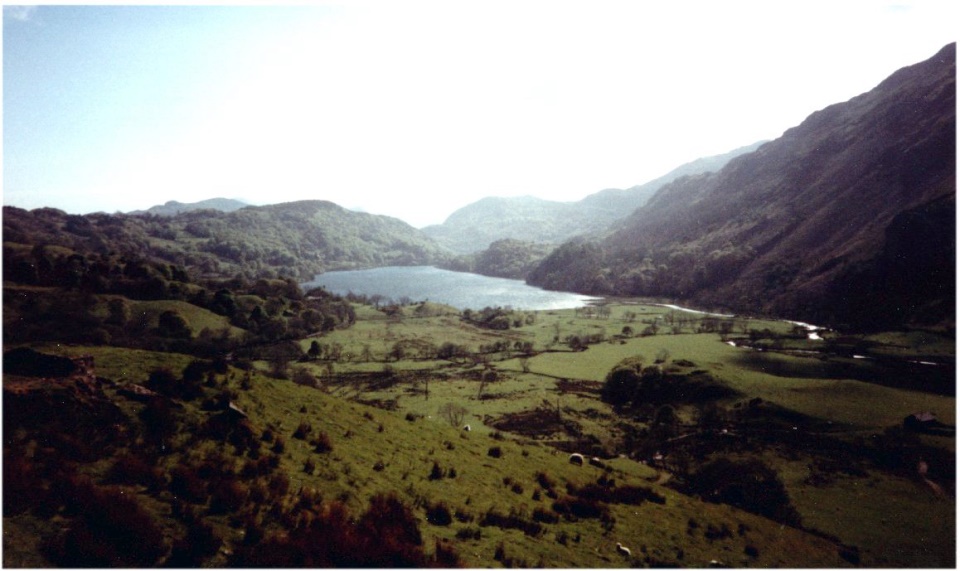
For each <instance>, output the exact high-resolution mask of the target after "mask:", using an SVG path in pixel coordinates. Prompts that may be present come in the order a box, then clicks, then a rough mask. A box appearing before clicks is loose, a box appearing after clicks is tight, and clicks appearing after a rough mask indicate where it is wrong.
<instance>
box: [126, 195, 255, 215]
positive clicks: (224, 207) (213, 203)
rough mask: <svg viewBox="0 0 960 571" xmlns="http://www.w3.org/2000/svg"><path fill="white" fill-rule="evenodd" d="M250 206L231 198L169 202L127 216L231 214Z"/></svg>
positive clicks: (135, 211)
mask: <svg viewBox="0 0 960 571" xmlns="http://www.w3.org/2000/svg"><path fill="white" fill-rule="evenodd" d="M246 206H250V205H249V204H247V203H246V202H243V201H240V200H235V199H233V198H209V199H207V200H201V201H200V202H189V203H184V202H177V201H176V200H170V201H168V202H166V203H165V204H162V205H157V206H151V207H150V208H148V209H146V210H134V211H133V212H129V213H128V214H156V215H157V216H173V215H175V214H180V213H181V212H190V211H193V210H219V211H221V212H233V211H234V210H240V209H241V208H244V207H246Z"/></svg>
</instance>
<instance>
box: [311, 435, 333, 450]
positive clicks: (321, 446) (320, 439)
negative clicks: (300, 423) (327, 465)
mask: <svg viewBox="0 0 960 571" xmlns="http://www.w3.org/2000/svg"><path fill="white" fill-rule="evenodd" d="M332 450H333V444H332V443H331V442H330V436H329V435H328V434H327V433H326V432H321V433H320V434H318V435H317V438H316V439H315V440H314V441H313V451H314V452H317V453H319V454H325V453H327V452H330V451H332Z"/></svg>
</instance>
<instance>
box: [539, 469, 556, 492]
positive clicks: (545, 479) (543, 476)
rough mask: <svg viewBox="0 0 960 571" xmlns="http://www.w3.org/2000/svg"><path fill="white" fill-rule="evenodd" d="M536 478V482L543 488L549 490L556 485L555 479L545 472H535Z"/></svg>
mask: <svg viewBox="0 0 960 571" xmlns="http://www.w3.org/2000/svg"><path fill="white" fill-rule="evenodd" d="M536 478H537V483H538V484H540V486H541V487H542V488H543V489H544V490H550V489H552V488H553V487H554V486H556V485H557V481H556V480H554V479H553V478H551V477H550V475H549V474H547V473H546V472H537V476H536Z"/></svg>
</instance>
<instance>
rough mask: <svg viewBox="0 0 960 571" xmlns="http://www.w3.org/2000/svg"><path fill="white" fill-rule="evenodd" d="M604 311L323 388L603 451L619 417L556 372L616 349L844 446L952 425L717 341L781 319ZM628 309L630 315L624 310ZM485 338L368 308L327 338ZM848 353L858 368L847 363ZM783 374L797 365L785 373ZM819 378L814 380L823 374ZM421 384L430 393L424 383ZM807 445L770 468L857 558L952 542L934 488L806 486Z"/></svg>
mask: <svg viewBox="0 0 960 571" xmlns="http://www.w3.org/2000/svg"><path fill="white" fill-rule="evenodd" d="M611 310H612V311H611V312H610V316H609V317H607V318H605V319H598V318H596V317H588V316H584V315H581V314H579V312H576V311H574V310H562V311H551V312H539V313H537V315H536V320H535V322H534V323H533V324H530V325H525V326H523V327H519V328H515V329H511V330H510V331H509V336H508V337H507V338H508V339H509V340H510V341H511V342H514V341H515V340H520V341H530V342H532V343H533V346H534V349H535V351H536V354H535V355H532V356H522V355H518V354H517V353H516V352H514V351H504V352H500V353H494V354H491V355H489V356H488V358H487V359H486V360H485V361H484V362H481V363H479V364H474V365H471V366H468V365H466V364H465V365H462V366H461V365H460V364H459V363H457V364H456V366H452V364H451V363H450V362H449V361H439V360H404V361H396V362H394V361H387V360H385V359H384V360H378V361H376V362H375V363H371V362H341V363H337V364H336V371H337V372H342V373H347V372H354V371H355V372H359V371H367V372H369V371H377V370H383V367H390V368H391V369H393V370H394V371H397V372H399V373H402V374H401V378H402V381H400V382H398V383H397V384H395V385H393V386H391V387H390V388H387V389H380V390H361V391H360V392H357V391H356V390H354V388H353V387H348V386H346V385H344V384H343V383H339V382H338V381H336V380H335V379H330V382H331V385H330V390H331V391H332V392H333V393H334V394H337V395H340V396H343V397H346V398H359V399H366V400H374V401H380V402H391V403H393V406H396V407H397V408H396V410H397V411H398V412H400V413H408V412H409V413H413V414H416V415H419V416H422V417H423V422H425V423H431V422H432V423H435V424H439V425H441V426H442V425H444V424H445V423H446V420H445V419H444V418H443V416H442V415H441V414H440V411H441V410H442V409H443V408H444V407H445V406H446V405H448V404H453V405H457V406H461V407H463V408H464V409H466V411H467V412H466V414H465V415H464V422H469V423H471V427H472V428H473V431H474V432H473V433H472V434H474V435H478V434H491V433H497V432H498V430H497V429H496V428H494V427H492V424H494V423H495V422H496V420H498V419H502V418H503V417H504V416H505V415H508V414H510V413H522V412H525V411H532V410H542V411H549V410H557V409H559V417H560V418H561V419H566V420H569V421H573V423H575V424H576V426H577V428H578V429H579V430H580V431H582V435H589V436H593V437H594V438H595V440H596V441H597V442H599V443H600V444H601V445H602V446H604V447H606V448H607V449H614V448H615V446H616V441H617V437H618V434H619V433H618V430H617V429H616V428H615V427H614V425H615V423H616V421H617V415H616V414H615V412H614V411H613V410H612V409H611V407H610V406H609V405H607V404H605V403H603V402H600V400H599V398H597V395H596V394H588V393H584V392H574V391H569V390H562V389H560V388H558V382H563V380H568V381H590V382H594V383H600V382H602V381H603V380H604V379H605V377H606V375H607V373H608V372H609V371H610V370H611V369H612V368H613V367H614V366H615V365H616V364H617V363H618V362H620V361H621V360H622V359H624V358H626V357H634V356H640V357H641V358H642V360H643V361H644V362H645V363H650V364H652V363H654V361H655V360H656V359H657V358H658V357H660V358H664V357H665V365H670V364H671V363H676V362H678V361H680V362H683V361H687V362H689V363H691V364H692V365H693V366H695V367H696V368H698V369H702V370H706V371H708V372H709V373H710V374H711V375H713V376H714V377H715V378H717V379H719V380H720V381H722V382H723V383H724V384H725V385H727V386H728V387H730V388H731V389H733V390H734V391H736V392H737V393H738V394H739V396H738V397H736V398H733V399H728V401H726V402H725V404H726V405H727V406H731V407H732V406H734V405H735V404H736V403H743V402H745V401H748V400H751V399H756V398H759V399H762V400H763V401H765V402H767V403H771V404H773V405H777V406H779V407H783V408H784V409H787V410H789V411H791V412H793V413H797V414H798V415H801V416H802V417H806V418H808V419H810V422H811V423H812V424H815V425H816V426H818V427H821V428H824V427H829V432H830V434H831V435H832V436H833V437H835V438H838V439H840V440H842V441H846V442H854V441H855V439H856V438H862V437H869V436H870V435H873V434H879V433H882V432H883V431H884V430H887V429H891V428H892V427H898V426H900V424H901V423H902V421H903V419H904V417H905V416H907V415H909V414H912V413H914V412H917V411H924V410H929V411H934V412H935V413H936V414H937V416H938V418H939V419H940V420H941V421H942V422H944V423H947V424H950V425H953V424H954V423H955V422H956V418H955V398H954V397H953V396H945V395H939V394H932V393H926V392H918V391H911V390H905V389H902V388H897V387H894V386H884V385H883V384H878V383H875V382H866V381H863V380H857V379H855V378H842V377H841V378H835V377H831V376H829V375H831V374H832V372H833V369H831V368H830V367H828V366H827V365H828V364H829V363H832V362H833V361H838V360H842V359H843V358H842V357H841V356H829V357H828V356H825V355H824V354H808V353H799V352H794V353H790V352H782V353H778V352H767V353H765V354H763V358H764V361H762V362H759V364H758V362H757V361H756V360H753V359H748V358H745V355H746V356H748V355H749V354H751V353H756V351H755V350H753V349H750V348H748V347H738V346H732V345H731V344H728V343H726V342H725V339H728V338H738V337H740V338H745V337H746V333H747V332H748V331H749V330H750V329H754V330H764V329H768V330H770V331H772V332H775V333H779V334H789V333H790V332H791V331H792V330H793V326H792V325H791V324H787V323H783V322H772V321H763V320H741V321H739V322H738V323H737V324H736V325H735V326H734V328H733V331H732V332H731V333H730V334H729V335H727V336H721V334H719V333H716V332H712V333H704V332H697V331H696V329H695V326H694V325H690V326H685V327H683V328H681V329H680V330H679V331H676V332H675V331H674V330H673V329H672V328H668V327H661V328H660V329H659V331H658V333H657V334H655V335H646V336H636V335H634V336H625V335H623V328H624V327H625V326H631V328H632V329H633V330H634V331H640V330H642V329H643V327H646V324H649V323H655V322H662V321H663V318H664V316H665V315H666V314H668V313H670V312H671V310H669V309H666V308H662V307H653V306H642V305H635V304H624V305H614V306H613V307H611ZM631 313H632V314H635V315H629V314H631ZM384 323H386V327H384V326H383V325H384ZM598 334H599V335H601V336H602V339H603V341H601V342H599V343H595V344H591V345H589V348H588V349H586V350H584V351H571V350H570V349H569V348H567V347H566V346H565V344H564V343H563V342H562V339H563V338H564V337H565V336H568V335H581V336H585V335H598ZM496 335H497V334H495V333H493V332H489V331H482V330H477V329H476V328H472V327H469V326H466V325H464V324H463V323H460V322H458V321H457V320H456V319H455V318H453V317H452V316H449V315H448V316H443V317H436V318H422V319H403V320H400V321H399V322H393V323H390V322H389V321H386V320H384V319H383V318H382V317H381V316H378V315H376V314H373V315H370V314H367V315H362V316H361V321H360V322H359V323H358V324H357V325H356V326H355V327H353V328H351V329H348V330H343V331H338V332H336V333H335V334H332V335H330V336H329V337H327V338H326V340H327V341H334V340H335V342H337V343H340V344H342V345H343V346H344V347H345V352H346V353H351V354H354V355H356V354H359V352H360V351H361V350H362V347H363V346H364V345H366V346H369V347H371V348H373V350H374V351H373V352H374V354H375V355H377V354H382V355H385V354H387V352H388V351H389V347H390V346H391V345H392V344H393V343H396V342H397V341H400V340H405V339H417V340H419V341H427V342H429V343H433V344H437V345H438V344H440V343H442V342H444V341H453V342H456V343H461V344H465V345H468V346H471V345H473V346H478V345H480V344H483V343H489V342H490V340H491V339H493V338H495V337H496ZM825 336H826V338H827V339H826V340H807V339H801V340H793V341H789V342H788V343H784V347H785V348H786V349H796V348H800V347H802V348H803V349H804V350H805V351H822V350H824V349H825V348H826V347H827V346H828V345H829V342H830V338H831V334H829V333H827V334H825ZM911 339H912V340H913V341H912V342H911V341H910V340H911ZM868 341H869V342H870V343H871V344H875V345H873V350H874V352H875V353H877V354H897V355H900V356H903V357H905V358H909V357H912V356H915V355H917V354H930V353H935V354H938V355H941V356H947V355H949V347H950V344H949V342H944V340H943V339H942V338H933V337H931V336H929V335H920V334H888V335H885V336H872V337H871V338H869V339H868ZM910 343H912V345H911V344H910ZM910 347H912V348H913V349H912V352H911V350H910ZM846 361H847V362H850V363H853V364H854V365H857V363H856V362H854V361H852V360H850V359H847V360H846ZM307 366H308V367H312V368H313V370H314V371H315V372H316V373H317V374H318V375H319V376H322V375H323V371H322V369H321V368H320V366H318V365H315V364H313V365H307ZM378 367H379V369H378ZM482 371H492V372H494V373H495V374H496V379H497V380H495V381H492V382H488V383H483V387H481V386H480V385H481V382H480V381H479V380H478V375H479V374H480V373H481V372H482ZM790 371H800V372H801V373H802V374H801V375H798V376H790V375H789V372H790ZM811 371H812V372H811ZM785 372H786V374H785ZM817 374H824V375H826V376H825V377H822V378H821V377H818V376H816V375H817ZM891 374H893V373H891ZM424 379H427V382H424ZM426 387H429V394H426V393H425V392H424V391H425V388H426ZM481 394H482V395H483V398H480V396H481ZM678 412H679V413H680V417H681V419H682V420H687V421H690V420H691V419H693V418H694V417H695V414H696V412H695V411H693V410H689V409H683V407H678ZM553 437H554V438H553V439H554V440H564V439H567V438H569V435H563V434H554V435H553ZM924 438H926V437H924ZM544 440H547V441H549V440H551V438H545V439H544ZM926 442H927V443H928V444H931V445H932V446H935V447H939V448H942V449H944V450H947V451H949V452H950V453H952V452H953V451H954V449H955V441H954V439H953V438H944V437H933V438H927V439H926ZM805 454H806V453H803V452H801V453H800V455H799V457H798V458H795V459H794V460H792V461H789V462H788V461H781V462H774V465H776V466H777V468H778V470H779V471H780V472H782V474H783V476H784V477H783V479H784V483H785V484H786V486H787V488H788V491H789V493H790V495H791V497H792V498H793V499H794V503H795V504H796V507H797V509H798V510H799V511H800V513H801V516H802V518H803V521H804V522H805V525H807V526H808V527H809V528H811V529H815V530H819V531H821V532H823V533H826V534H829V535H832V536H835V537H838V538H840V539H841V540H842V541H843V542H844V543H846V544H848V545H855V546H857V547H858V548H859V549H860V554H861V557H862V560H861V562H862V563H863V564H867V565H874V564H875V565H884V566H885V565H892V566H900V565H908V566H914V565H932V566H937V565H939V564H940V562H942V561H944V560H945V559H944V558H947V557H948V554H949V553H951V552H952V549H953V542H952V539H951V538H952V534H953V530H954V529H955V523H954V519H955V518H954V515H953V509H952V502H950V501H949V500H947V501H944V500H943V499H941V498H938V497H936V496H935V495H934V494H932V493H931V492H930V490H929V488H927V487H926V486H925V485H923V484H922V483H918V480H917V478H915V477H910V476H904V475H902V474H901V475H891V474H889V473H883V472H879V471H871V472H870V476H869V477H867V478H859V477H857V478H853V477H847V478H838V479H837V480H835V481H833V482H831V483H829V484H827V485H820V486H811V485H809V484H807V483H805V479H807V477H808V475H809V470H808V469H807V465H808V464H809V463H810V461H811V458H809V457H807V456H806V455H805ZM865 506H866V507H865ZM910 510H919V511H920V512H923V513H925V514H929V515H930V517H927V518H911V520H910V524H908V525H906V526H905V531H904V532H903V533H898V532H897V531H896V530H895V529H894V527H893V526H894V525H899V524H895V523H894V522H898V521H901V520H903V519H904V517H906V514H907V513H909V511H910ZM888 546H895V552H896V554H891V552H890V550H889V549H888V548H887V547H888ZM923 546H925V547H924V548H923V549H919V548H920V547H923ZM931 546H935V547H931Z"/></svg>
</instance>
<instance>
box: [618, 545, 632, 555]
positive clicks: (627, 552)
mask: <svg viewBox="0 0 960 571" xmlns="http://www.w3.org/2000/svg"><path fill="white" fill-rule="evenodd" d="M617 553H619V554H620V555H623V556H624V557H630V548H629V547H624V546H623V544H621V543H620V542H619V541H618V542H617Z"/></svg>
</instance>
